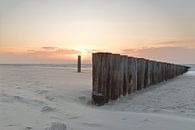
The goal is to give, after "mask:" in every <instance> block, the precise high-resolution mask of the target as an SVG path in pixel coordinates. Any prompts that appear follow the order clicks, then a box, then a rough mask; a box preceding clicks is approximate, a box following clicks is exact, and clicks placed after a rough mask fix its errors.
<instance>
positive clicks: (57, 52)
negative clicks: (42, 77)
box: [26, 47, 80, 57]
mask: <svg viewBox="0 0 195 130" xmlns="http://www.w3.org/2000/svg"><path fill="white" fill-rule="evenodd" d="M42 49H43V50H41V49H40V50H27V52H26V54H28V55H36V56H53V57H56V56H66V55H74V54H75V55H76V54H79V53H80V52H79V51H77V50H73V49H63V48H57V47H42Z"/></svg>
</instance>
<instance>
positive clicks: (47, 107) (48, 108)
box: [41, 106, 55, 113]
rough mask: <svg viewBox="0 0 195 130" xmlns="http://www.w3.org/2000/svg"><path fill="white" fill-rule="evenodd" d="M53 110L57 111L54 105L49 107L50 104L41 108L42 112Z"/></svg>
mask: <svg viewBox="0 0 195 130" xmlns="http://www.w3.org/2000/svg"><path fill="white" fill-rule="evenodd" d="M52 111H55V108H52V107H49V106H44V107H43V108H42V109H41V112H45V113H46V112H52Z"/></svg>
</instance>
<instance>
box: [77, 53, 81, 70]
mask: <svg viewBox="0 0 195 130" xmlns="http://www.w3.org/2000/svg"><path fill="white" fill-rule="evenodd" d="M77 72H79V73H80V72H81V55H78V69H77Z"/></svg>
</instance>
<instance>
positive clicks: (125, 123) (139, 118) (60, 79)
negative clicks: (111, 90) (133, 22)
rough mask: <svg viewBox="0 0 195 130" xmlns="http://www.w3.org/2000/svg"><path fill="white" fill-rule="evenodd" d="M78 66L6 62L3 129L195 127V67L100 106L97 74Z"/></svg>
mask: <svg viewBox="0 0 195 130" xmlns="http://www.w3.org/2000/svg"><path fill="white" fill-rule="evenodd" d="M76 71H77V70H76V68H75V67H74V65H73V66H71V65H70V66H59V65H58V66H55V65H53V66H52V65H42V66H41V65H22V66H20V65H19V66H18V65H1V66H0V115H1V116H0V130H29V129H32V130H47V129H49V127H50V125H51V124H52V123H55V122H57V123H61V124H64V125H66V127H67V130H119V129H122V130H143V129H144V130H152V129H158V130H165V129H166V130H184V129H186V130H194V127H195V69H194V68H193V67H192V69H190V71H189V72H187V73H185V74H183V75H181V76H178V77H176V78H174V79H171V80H169V81H167V82H163V83H160V84H158V85H154V86H151V87H150V88H147V89H145V90H143V91H139V92H136V93H134V94H131V95H128V96H126V97H121V98H120V99H119V100H117V101H111V102H109V103H108V104H106V105H104V106H102V107H98V106H94V105H92V104H91V92H92V74H91V73H92V72H91V67H90V66H85V67H84V68H83V69H82V72H81V73H77V72H76Z"/></svg>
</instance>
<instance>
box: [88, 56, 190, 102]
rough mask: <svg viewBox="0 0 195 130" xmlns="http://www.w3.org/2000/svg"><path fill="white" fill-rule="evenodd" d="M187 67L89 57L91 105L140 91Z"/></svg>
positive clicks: (125, 58) (117, 58) (142, 60)
mask: <svg viewBox="0 0 195 130" xmlns="http://www.w3.org/2000/svg"><path fill="white" fill-rule="evenodd" d="M188 69H189V67H187V66H182V65H176V64H171V63H165V62H158V61H152V60H148V59H144V58H134V57H128V56H126V55H120V54H112V53H93V54H92V80H93V88H92V101H93V103H94V104H96V105H104V104H105V103H108V102H109V101H110V100H116V99H118V98H119V97H121V96H126V95H127V94H130V93H133V92H136V91H139V90H142V89H144V88H147V87H149V86H150V85H154V84H157V83H160V82H163V81H166V80H168V79H171V78H174V77H176V76H178V75H181V74H183V73H185V72H187V71H188Z"/></svg>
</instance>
